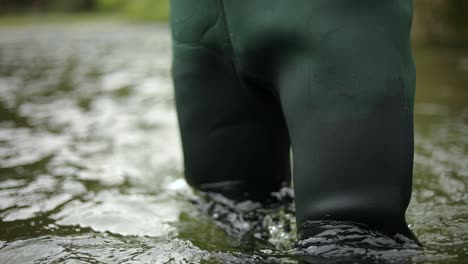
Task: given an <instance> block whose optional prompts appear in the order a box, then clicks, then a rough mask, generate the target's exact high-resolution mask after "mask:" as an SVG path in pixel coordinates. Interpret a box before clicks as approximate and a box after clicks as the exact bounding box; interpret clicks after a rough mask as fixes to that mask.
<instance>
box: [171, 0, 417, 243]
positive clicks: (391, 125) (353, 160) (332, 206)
mask: <svg viewBox="0 0 468 264" xmlns="http://www.w3.org/2000/svg"><path fill="white" fill-rule="evenodd" d="M412 8H413V7H412V1H411V0H379V1H376V0H295V1H286V0H249V1H240V0H172V1H171V26H172V36H173V56H174V60H173V69H172V71H173V72H172V73H173V78H174V86H175V96H176V105H177V110H178V118H179V123H180V130H181V136H182V144H183V150H184V160H185V173H186V179H187V181H188V183H189V184H190V185H192V186H194V187H195V188H198V189H201V190H205V191H213V190H214V191H219V192H223V193H225V194H232V193H234V192H236V191H240V192H247V193H251V194H254V195H258V196H263V195H266V194H267V193H269V192H271V191H274V190H277V189H278V188H280V187H281V186H283V184H284V183H286V184H287V183H289V181H290V175H291V173H290V171H291V168H290V163H289V160H290V155H289V154H290V147H291V148H292V152H293V171H294V189H295V199H296V201H295V202H296V217H297V224H298V226H299V227H300V228H299V238H300V239H302V238H306V237H308V236H311V235H312V234H313V233H314V232H315V231H314V228H315V227H317V226H318V227H320V225H321V223H331V222H340V221H343V222H346V223H360V224H365V225H366V226H368V227H370V228H373V229H376V230H379V231H382V232H384V233H385V234H390V235H392V234H396V233H402V234H405V235H407V236H412V234H411V231H410V230H409V229H408V227H407V224H406V221H405V211H406V208H407V206H408V203H409V201H410V197H411V185H412V168H413V101H414V87H415V68H414V63H413V59H412V53H411V48H410V30H411V21H412V13H413V10H412Z"/></svg>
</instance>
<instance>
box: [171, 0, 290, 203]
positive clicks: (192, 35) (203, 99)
mask: <svg viewBox="0 0 468 264" xmlns="http://www.w3.org/2000/svg"><path fill="white" fill-rule="evenodd" d="M223 16H224V13H223V10H222V8H221V6H220V1H217V0H211V1H203V4H201V3H199V2H198V1H192V0H173V1H171V27H172V33H173V52H174V54H173V56H174V57H173V68H172V71H173V78H174V86H175V97H176V106H177V113H178V118H179V125H180V131H181V138H182V145H183V153H184V163H185V177H186V179H187V182H188V183H189V184H190V185H192V186H193V187H195V188H197V189H201V190H203V191H215V192H221V193H223V194H224V195H226V196H229V197H233V198H253V199H256V198H258V199H261V198H264V197H265V196H268V195H269V194H270V193H271V192H272V191H276V190H278V189H279V188H281V186H282V185H283V184H285V183H286V184H288V182H289V180H290V166H289V137H288V134H287V129H286V125H285V121H284V119H283V118H282V114H281V108H280V105H279V103H278V102H275V100H274V99H273V96H272V95H271V94H269V93H267V92H264V91H261V90H259V89H251V88H249V87H247V85H246V83H244V82H243V81H242V80H240V79H239V78H238V75H237V72H236V68H235V64H234V58H233V53H232V49H231V46H230V43H229V40H228V35H227V34H228V33H227V31H226V25H225V23H224V21H225V20H224V19H223ZM244 193H247V194H248V197H239V196H242V195H243V194H244Z"/></svg>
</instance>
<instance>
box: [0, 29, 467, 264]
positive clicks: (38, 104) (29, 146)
mask: <svg viewBox="0 0 468 264" xmlns="http://www.w3.org/2000/svg"><path fill="white" fill-rule="evenodd" d="M415 57H416V62H417V65H418V83H417V100H416V105H415V120H416V121H415V122H416V123H415V129H416V131H415V133H416V136H415V142H416V154H415V169H414V171H415V178H414V191H413V199H412V202H411V204H410V208H409V210H408V214H407V216H408V222H409V224H410V226H411V228H412V230H414V231H415V233H416V234H417V236H418V237H419V239H420V240H421V242H422V243H423V244H424V245H425V248H424V250H416V249H412V248H403V249H391V248H388V249H387V250H381V249H376V248H374V247H373V246H372V245H362V244H357V245H361V247H354V248H353V247H348V246H347V247H340V246H333V245H326V244H324V245H323V246H318V247H316V248H313V247H310V248H308V249H307V250H306V252H297V251H294V250H291V248H292V247H293V246H294V243H295V242H296V241H295V233H296V229H295V228H296V227H295V223H294V207H293V204H292V202H291V201H292V193H291V190H289V189H284V190H282V193H279V194H277V200H276V203H275V204H273V205H270V206H263V205H260V204H256V203H253V202H245V203H240V204H239V203H234V202H233V201H229V200H227V199H225V198H223V197H218V196H216V195H200V194H195V193H193V192H192V191H191V190H190V188H189V187H188V186H187V185H186V183H185V181H184V180H183V171H182V160H181V150H180V142H179V134H178V129H177V122H176V116H175V110H174V101H173V91H172V83H171V79H170V65H171V50H170V38H169V31H168V29H167V27H166V26H161V25H129V24H121V25H116V24H97V25H95V24H93V25H91V24H90V25H86V24H80V25H78V24H77V25H71V26H59V25H50V26H29V27H18V28H0V219H1V220H0V230H1V231H0V262H2V263H148V262H149V263H199V262H200V263H227V262H229V263H298V261H301V260H306V261H310V262H313V263H315V262H316V263H323V262H325V263H338V262H340V261H347V260H357V261H376V260H378V261H382V262H401V261H404V260H407V261H409V262H416V263H419V262H420V263H466V262H467V261H468V205H467V204H468V194H467V188H468V87H467V84H468V50H455V49H446V48H416V49H415ZM353 232H354V231H353ZM351 233H352V232H351ZM356 234H358V235H362V236H363V237H366V236H368V235H369V234H361V233H359V232H358V233H354V235H356ZM354 238H356V237H354ZM363 240H365V238H364V239H361V240H360V241H363ZM381 242H382V241H381ZM382 243H384V242H382ZM304 253H306V255H309V257H304V256H303V255H304Z"/></svg>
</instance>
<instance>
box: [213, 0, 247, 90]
mask: <svg viewBox="0 0 468 264" xmlns="http://www.w3.org/2000/svg"><path fill="white" fill-rule="evenodd" d="M219 12H221V20H222V22H223V24H224V30H223V32H224V35H225V37H226V40H227V44H228V49H229V53H230V54H229V57H230V58H229V59H230V61H231V64H232V68H233V70H234V73H235V75H236V79H237V81H238V82H239V84H240V85H242V86H245V85H244V82H242V80H241V79H240V78H239V70H238V68H237V63H236V56H235V53H234V46H233V44H232V38H231V32H230V31H229V26H228V22H227V18H226V8H225V6H224V0H219Z"/></svg>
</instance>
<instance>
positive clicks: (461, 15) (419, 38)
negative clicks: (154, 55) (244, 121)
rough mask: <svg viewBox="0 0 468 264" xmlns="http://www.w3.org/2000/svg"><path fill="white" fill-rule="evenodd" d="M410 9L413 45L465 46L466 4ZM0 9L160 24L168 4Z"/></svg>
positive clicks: (7, 15)
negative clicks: (451, 44)
mask: <svg viewBox="0 0 468 264" xmlns="http://www.w3.org/2000/svg"><path fill="white" fill-rule="evenodd" d="M414 5H415V17H414V33H413V38H414V40H415V41H416V42H418V43H431V44H434V43H435V44H444V45H445V44H447V43H456V44H457V45H465V44H466V43H468V15H467V14H468V1H466V0H414ZM0 7H1V8H0V22H3V24H5V23H13V24H14V23H15V22H25V21H24V20H26V21H31V20H33V21H34V22H37V20H44V21H47V20H48V19H49V20H50V19H51V18H54V17H60V18H61V19H64V18H68V19H73V18H77V17H79V18H80V17H81V18H84V19H86V18H100V19H105V18H110V17H112V18H113V19H129V20H135V21H160V22H164V21H167V19H168V16H169V12H168V11H169V0H0ZM65 14H66V16H64V15H65ZM1 20H3V21H1ZM21 20H23V21H21Z"/></svg>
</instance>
